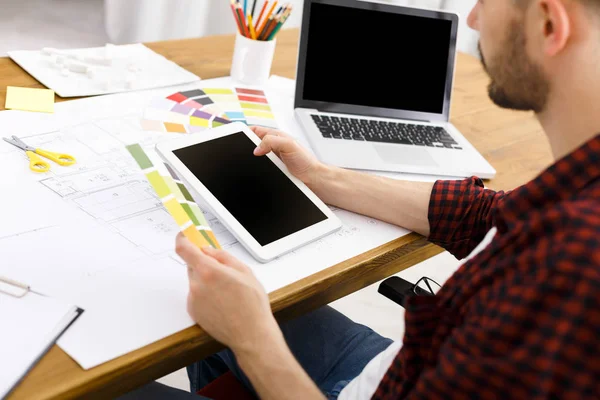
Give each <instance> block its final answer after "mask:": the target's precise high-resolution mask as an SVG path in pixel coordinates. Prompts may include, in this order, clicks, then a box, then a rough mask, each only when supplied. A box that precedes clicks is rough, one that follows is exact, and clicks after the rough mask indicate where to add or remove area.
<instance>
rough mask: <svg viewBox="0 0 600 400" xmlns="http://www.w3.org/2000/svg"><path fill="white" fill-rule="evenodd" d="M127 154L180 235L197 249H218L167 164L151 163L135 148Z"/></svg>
mask: <svg viewBox="0 0 600 400" xmlns="http://www.w3.org/2000/svg"><path fill="white" fill-rule="evenodd" d="M127 150H128V151H129V153H130V154H131V155H132V156H133V158H134V159H135V161H136V162H137V164H138V165H139V167H140V168H141V169H142V172H143V173H144V175H146V179H148V182H150V185H151V186H152V188H153V189H154V191H155V192H156V195H157V196H158V198H159V199H160V200H161V202H162V203H163V205H164V207H165V209H166V210H167V211H168V212H169V214H171V216H172V217H173V219H174V220H175V222H176V223H177V225H178V226H179V228H180V229H181V232H183V234H184V235H185V236H186V237H187V238H188V239H189V240H190V241H191V242H192V243H194V244H195V245H196V246H198V247H204V246H211V247H214V248H216V249H219V248H221V246H220V245H219V242H218V241H217V238H216V237H215V235H214V233H213V231H212V229H211V228H210V227H209V226H208V222H207V221H206V218H205V217H204V213H203V212H202V210H201V209H200V207H198V205H197V204H196V202H195V201H194V198H193V197H192V195H191V194H190V192H189V191H188V190H187V188H186V187H185V185H184V184H183V182H182V181H181V179H179V177H178V176H177V175H176V174H175V172H174V171H173V170H172V169H171V168H170V167H169V166H168V165H167V164H164V163H156V164H155V163H153V162H152V161H151V160H150V157H149V156H148V154H146V152H145V151H144V149H142V147H141V146H140V145H139V144H134V145H130V146H127ZM161 172H163V173H162V174H161Z"/></svg>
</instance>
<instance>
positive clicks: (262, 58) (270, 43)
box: [231, 32, 276, 85]
mask: <svg viewBox="0 0 600 400" xmlns="http://www.w3.org/2000/svg"><path fill="white" fill-rule="evenodd" d="M275 40H276V39H273V40H254V39H249V38H247V37H245V36H242V35H240V33H239V32H238V33H237V35H236V37H235V47H234V48H233V60H232V61H231V78H232V79H233V80H235V81H238V82H240V83H244V84H247V85H263V84H265V83H267V80H268V79H269V76H270V75H271V64H273V55H274V54H275Z"/></svg>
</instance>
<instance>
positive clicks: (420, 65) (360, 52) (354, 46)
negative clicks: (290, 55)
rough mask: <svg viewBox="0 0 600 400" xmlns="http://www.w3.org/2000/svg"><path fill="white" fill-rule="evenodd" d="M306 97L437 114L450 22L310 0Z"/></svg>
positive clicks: (443, 87)
mask: <svg viewBox="0 0 600 400" xmlns="http://www.w3.org/2000/svg"><path fill="white" fill-rule="evenodd" d="M309 18H310V20H309V27H308V37H307V52H306V64H305V74H304V86H303V88H302V98H303V99H304V100H310V101H318V102H327V103H341V104H350V105H355V106H367V107H379V108H388V109H394V110H407V111H415V112H426V113H437V114H441V113H443V109H444V96H445V90H446V74H447V72H448V57H449V53H450V41H451V37H452V21H450V20H444V19H434V18H426V17H421V16H411V15H405V14H395V13H391V12H383V11H377V10H365V9H357V8H350V7H344V6H335V5H329V4H321V3H313V4H312V5H311V9H310V17H309Z"/></svg>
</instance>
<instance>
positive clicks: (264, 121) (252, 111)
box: [141, 87, 277, 133]
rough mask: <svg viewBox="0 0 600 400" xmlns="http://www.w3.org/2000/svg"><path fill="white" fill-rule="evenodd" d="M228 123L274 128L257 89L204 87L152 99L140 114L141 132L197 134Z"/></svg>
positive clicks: (263, 97) (265, 102) (260, 92)
mask: <svg viewBox="0 0 600 400" xmlns="http://www.w3.org/2000/svg"><path fill="white" fill-rule="evenodd" d="M230 122H242V123H244V124H247V125H261V126H266V127H270V128H277V122H276V120H275V116H274V114H273V112H272V110H271V106H270V105H269V102H268V99H267V96H266V94H265V92H264V91H262V90H260V89H252V88H243V87H234V88H225V87H220V88H216V87H215V88H204V89H195V90H189V91H185V92H178V93H173V94H171V95H169V96H167V97H166V98H157V99H154V100H153V101H152V102H151V103H150V104H149V105H148V107H147V108H146V110H145V111H144V117H143V119H142V121H141V127H142V129H144V130H148V131H156V132H170V133H197V132H201V131H203V130H205V129H210V128H216V127H218V126H221V125H223V124H227V123H230Z"/></svg>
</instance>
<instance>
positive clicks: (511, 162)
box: [0, 29, 551, 400]
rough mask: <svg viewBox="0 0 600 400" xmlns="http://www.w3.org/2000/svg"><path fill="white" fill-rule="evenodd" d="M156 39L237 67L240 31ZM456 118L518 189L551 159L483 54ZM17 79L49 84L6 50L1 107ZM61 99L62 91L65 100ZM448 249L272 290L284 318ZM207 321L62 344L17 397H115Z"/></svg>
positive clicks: (401, 254) (181, 54)
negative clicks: (157, 334) (84, 357)
mask: <svg viewBox="0 0 600 400" xmlns="http://www.w3.org/2000/svg"><path fill="white" fill-rule="evenodd" d="M297 45H298V31H297V30H295V29H294V30H286V31H283V32H281V34H280V35H279V37H278V39H277V50H276V54H275V60H274V63H273V69H272V73H273V74H277V75H282V76H286V77H289V78H294V77H295V73H296V69H295V68H296V57H297ZM149 47H151V48H152V49H154V50H156V51H157V52H158V53H161V54H163V55H165V56H166V57H167V58H169V59H171V60H173V61H175V62H177V63H178V64H179V65H181V66H182V67H184V68H186V69H188V70H190V71H191V72H194V73H196V74H198V75H199V76H201V77H202V78H204V79H208V78H214V77H219V76H227V75H229V66H230V62H231V55H232V51H233V36H229V35H227V36H215V37H207V38H202V39H191V40H179V41H168V42H160V43H151V44H149ZM455 76H456V80H455V85H454V86H455V87H454V93H453V107H452V121H453V122H454V123H455V124H456V126H457V127H458V129H460V130H461V131H462V132H463V133H464V135H465V136H466V137H467V139H468V140H470V141H471V143H473V145H474V146H475V147H476V148H477V149H478V150H479V151H480V152H481V153H482V154H483V156H484V157H486V158H487V160H489V162H490V163H491V164H492V165H493V166H494V167H495V168H496V169H497V170H498V175H497V177H496V178H495V179H494V180H492V181H491V182H488V186H489V187H491V188H494V189H497V190H499V189H512V188H514V187H516V186H518V185H521V184H523V183H525V182H526V181H528V180H530V179H531V178H533V177H534V176H535V175H536V174H537V173H539V172H540V171H541V170H542V169H543V168H545V167H546V166H548V165H549V164H550V163H551V155H550V150H549V146H548V144H547V141H546V138H545V136H544V135H543V133H542V132H541V129H540V127H539V125H538V123H537V121H536V120H535V119H534V118H533V116H532V115H531V114H530V113H517V112H512V111H506V110H501V109H499V108H497V107H495V106H494V105H493V104H492V103H491V102H490V101H489V100H488V97H487V92H486V86H487V83H488V78H487V76H486V75H485V73H484V72H483V70H482V68H481V66H480V63H479V61H478V60H477V59H475V58H473V57H470V56H467V55H464V54H461V55H459V58H458V63H457V71H456V75H455ZM7 85H16V86H29V87H42V86H41V85H40V84H39V83H37V82H36V81H35V80H34V79H33V78H32V77H30V76H29V75H28V74H26V73H25V72H24V71H23V70H21V69H20V68H19V67H18V66H17V65H15V64H14V63H13V62H12V61H10V60H9V59H0V107H2V106H3V105H4V96H5V93H6V86H7ZM57 100H58V101H60V100H61V99H57ZM440 252H441V249H440V248H438V247H437V246H434V245H433V244H431V243H429V242H427V241H426V240H425V239H424V238H423V237H421V236H419V235H417V234H410V235H407V236H405V237H403V238H400V239H397V240H395V241H393V242H390V243H387V244H385V245H383V246H380V247H379V248H376V249H373V250H371V251H369V252H367V253H364V254H362V255H360V256H358V257H355V258H353V259H350V260H347V261H345V262H343V263H341V264H338V265H335V266H333V267H331V268H329V269H326V270H324V271H321V272H319V273H317V274H315V275H312V276H310V277H307V278H305V279H302V280H301V281H299V282H296V283H294V284H292V285H289V286H287V287H285V288H282V289H280V290H277V291H276V292H274V293H272V294H271V296H270V298H271V304H272V307H273V310H274V312H275V314H276V316H277V318H278V319H280V320H285V319H288V318H291V317H293V316H296V315H301V314H302V313H305V312H307V311H310V310H312V309H315V308H317V307H320V306H322V305H325V304H328V303H330V302H332V301H333V300H336V299H338V298H341V297H343V296H346V295H348V294H350V293H352V292H355V291H357V290H359V289H361V288H363V287H365V286H367V285H370V284H372V283H374V282H377V281H379V280H381V279H383V278H385V277H387V276H390V275H392V274H395V273H397V272H399V271H402V270H403V269H405V268H408V267H411V266H413V265H415V264H417V263H419V262H421V261H424V260H426V259H427V258H429V257H432V256H434V255H436V254H438V253H440ZM220 348H221V346H220V345H219V344H218V343H216V342H214V341H213V340H212V339H211V338H210V337H208V336H207V335H206V334H205V333H203V332H202V330H201V329H200V328H198V327H192V328H189V329H186V330H184V331H182V332H179V333H177V334H175V335H172V336H170V337H168V338H166V339H164V340H161V341H159V342H156V343H154V344H151V345H149V346H146V347H144V348H143V349H140V350H138V351H135V352H133V353H130V354H127V355H125V356H123V357H120V358H118V359H116V360H114V361H111V362H108V363H106V364H103V365H100V366H98V367H96V368H94V369H92V370H89V371H84V370H82V369H81V368H80V367H79V366H78V365H77V364H76V363H75V362H74V361H73V360H72V359H70V358H69V357H68V356H67V355H66V354H65V353H64V352H63V351H62V350H60V349H59V348H58V347H56V346H54V348H52V350H51V351H50V352H49V354H48V355H46V357H44V358H43V359H42V360H41V362H40V363H39V364H38V365H37V366H36V367H35V368H34V369H33V370H32V371H31V373H30V374H29V375H28V376H27V378H26V379H25V380H24V381H23V382H22V383H21V385H20V386H19V387H18V388H17V389H16V390H15V392H14V393H13V394H12V395H11V396H10V399H11V400H14V399H59V398H60V399H67V398H82V397H85V398H102V399H106V398H110V397H112V396H115V395H118V394H121V393H125V392H127V391H128V390H131V389H133V388H135V387H137V386H140V385H142V384H143V383H146V382H149V381H151V380H154V379H157V378H159V377H161V376H163V375H166V374H168V373H170V372H173V371H175V370H177V369H179V368H182V367H184V366H186V365H188V364H190V363H192V362H193V361H196V360H200V359H202V358H204V357H205V356H207V355H209V354H211V353H213V352H214V351H216V350H218V349H220Z"/></svg>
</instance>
